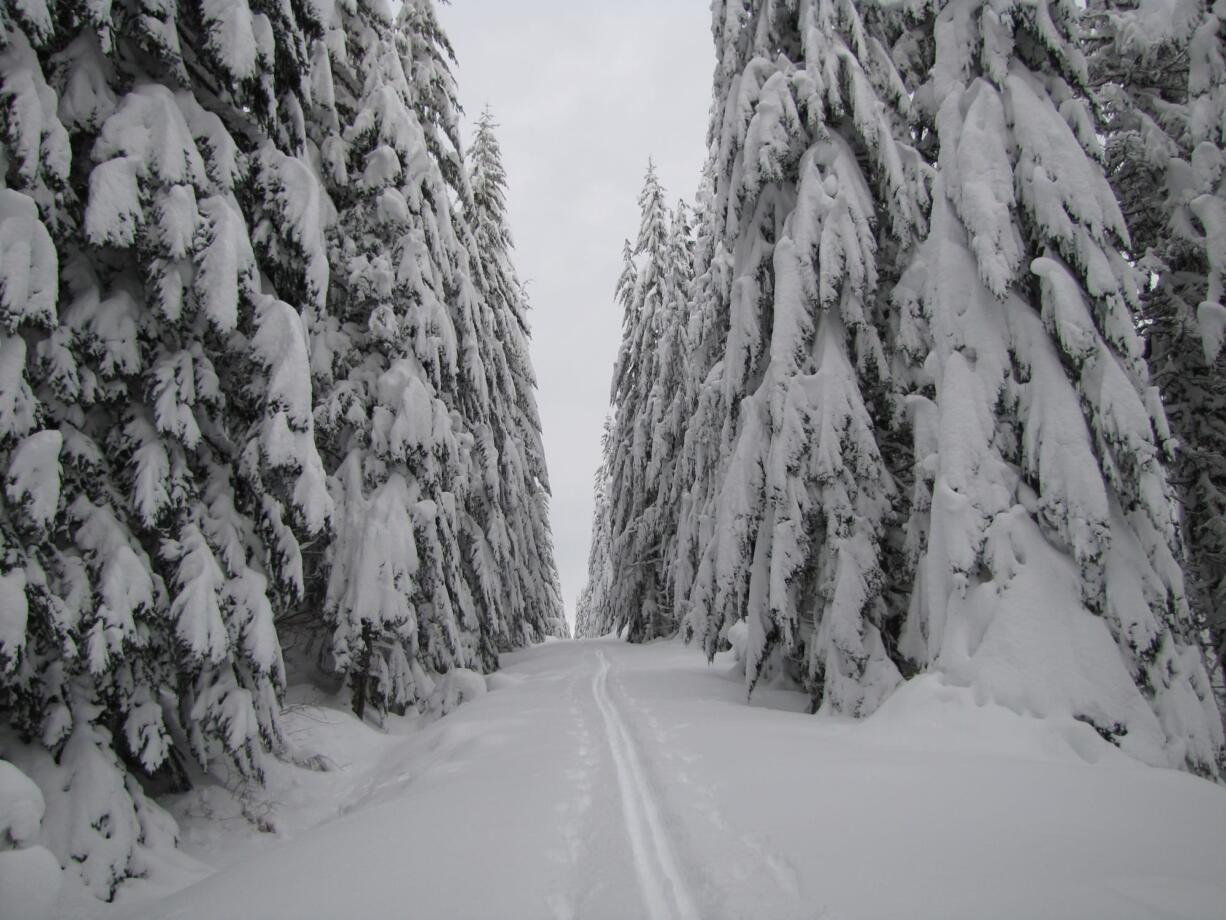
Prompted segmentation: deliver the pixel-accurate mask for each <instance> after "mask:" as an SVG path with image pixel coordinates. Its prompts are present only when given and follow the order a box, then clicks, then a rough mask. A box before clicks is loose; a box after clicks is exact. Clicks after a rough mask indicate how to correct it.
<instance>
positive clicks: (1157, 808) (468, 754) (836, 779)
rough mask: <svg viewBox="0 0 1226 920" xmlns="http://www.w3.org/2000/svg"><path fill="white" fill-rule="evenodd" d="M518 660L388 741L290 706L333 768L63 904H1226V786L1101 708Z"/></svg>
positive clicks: (153, 911)
mask: <svg viewBox="0 0 1226 920" xmlns="http://www.w3.org/2000/svg"><path fill="white" fill-rule="evenodd" d="M504 665H505V667H504V670H503V671H502V672H501V673H500V674H497V675H495V676H493V677H491V678H489V684H490V689H491V692H489V693H488V694H486V695H484V696H481V697H479V698H477V699H475V700H473V701H471V702H468V703H466V704H465V705H463V706H462V707H461V708H460V709H458V710H457V711H455V712H454V713H452V714H451V715H449V716H447V717H446V718H444V719H442V720H439V721H436V722H432V723H428V724H425V723H418V722H416V721H403V722H396V723H394V724H390V725H389V731H388V732H387V733H386V734H383V733H379V732H376V731H375V730H373V729H371V728H369V727H367V726H364V725H362V724H360V723H358V722H357V721H356V720H354V719H352V718H351V717H350V716H348V715H346V714H344V713H342V712H339V711H336V710H334V709H328V708H325V707H320V706H312V705H305V704H300V705H296V706H294V707H292V709H291V712H290V714H289V724H290V726H291V730H292V732H293V733H294V735H295V737H296V741H297V743H298V744H299V745H300V747H302V748H303V749H314V750H316V751H318V752H319V753H320V754H322V755H323V756H324V757H325V758H327V760H328V761H330V762H331V764H332V765H333V767H334V769H332V770H331V771H328V772H310V771H307V770H303V769H300V768H295V767H289V766H278V767H277V768H276V769H275V770H274V771H273V772H272V774H271V776H270V782H269V786H268V788H267V790H265V791H264V792H261V793H258V794H255V795H254V796H253V797H250V798H249V800H248V806H247V807H248V812H249V816H248V818H243V817H242V816H241V815H238V806H237V804H236V802H237V800H236V799H235V798H234V797H233V796H232V795H230V794H229V793H227V792H226V791H224V790H222V789H220V788H215V789H212V790H207V789H206V790H196V791H193V792H192V793H190V794H189V795H186V796H183V797H180V798H179V799H176V800H174V801H172V802H171V808H172V811H173V812H174V813H175V816H176V817H177V818H178V820H179V822H180V827H181V830H182V835H183V850H184V851H185V855H184V856H183V857H182V858H180V859H177V860H173V861H169V862H168V863H167V864H166V865H164V866H162V867H160V868H159V869H158V870H157V871H155V872H154V873H153V874H152V876H151V879H150V881H147V882H138V883H135V884H130V885H129V886H128V887H127V888H126V889H125V890H124V892H123V894H122V896H121V898H120V900H119V903H117V904H116V905H113V906H107V905H98V904H97V903H96V902H94V903H93V904H90V903H89V902H87V901H85V900H77V899H74V898H72V897H66V898H65V902H64V908H63V911H62V913H63V914H65V915H67V916H71V917H90V916H96V917H101V918H107V920H115V918H133V920H135V918H175V920H195V918H200V920H205V918H216V917H259V918H269V920H271V918H282V917H283V918H295V920H303V918H314V917H319V918H331V917H338V918H339V917H402V916H412V917H414V918H478V917H481V918H485V917H498V918H504V920H511V918H534V920H535V918H576V920H579V918H582V920H602V918H610V920H612V918H633V917H650V918H666V917H667V918H673V917H675V918H704V920H706V918H755V920H771V918H781V920H789V918H795V920H818V918H822V920H834V918H842V920H871V918H901V917H906V918H908V920H919V918H934V920H936V918H940V920H955V918H968V920H969V918H975V920H982V918H994V920H1007V918H1018V920H1023V918H1025V920H1033V918H1037V917H1043V918H1049V920H1054V918H1078V920H1089V918H1111V920H1127V918H1181V920H1182V918H1196V920H1208V918H1217V917H1226V790H1223V789H1221V788H1218V787H1216V786H1214V785H1212V784H1210V783H1208V782H1205V781H1203V780H1199V779H1196V778H1195V777H1192V776H1189V775H1186V774H1182V773H1177V772H1173V771H1165V770H1156V769H1152V768H1149V767H1144V766H1140V765H1138V764H1137V763H1135V762H1134V761H1131V760H1129V759H1128V758H1126V757H1125V756H1123V755H1122V754H1120V753H1119V752H1117V751H1115V750H1114V749H1113V748H1111V747H1110V746H1108V745H1107V744H1106V743H1105V742H1102V741H1100V740H1099V739H1098V736H1097V735H1096V734H1095V733H1094V732H1093V731H1092V730H1091V729H1090V728H1088V727H1086V726H1083V725H1080V724H1078V723H1070V724H1068V725H1060V724H1057V723H1053V722H1050V721H1047V722H1040V721H1039V720H1035V719H1030V718H1027V717H1024V716H1020V715H1017V714H1015V713H1013V712H1010V711H1007V710H1004V709H1000V708H997V707H994V706H979V705H976V703H975V702H974V700H972V699H971V698H970V697H969V695H968V692H967V691H964V690H960V689H957V688H953V687H947V686H942V685H941V684H940V683H939V682H938V681H937V680H936V679H935V678H932V677H924V678H920V679H918V680H915V681H912V682H911V683H910V684H909V685H908V686H907V687H906V688H904V689H903V690H902V691H900V692H899V693H897V694H896V695H895V696H894V697H893V698H892V699H891V700H890V701H889V702H888V703H887V704H886V705H885V706H884V707H883V708H882V709H881V710H880V711H879V712H878V713H877V714H876V715H874V716H873V717H872V718H871V719H869V720H868V721H866V722H863V723H849V722H842V721H834V720H829V719H825V718H817V717H813V716H810V715H806V714H804V713H803V712H801V710H802V709H803V707H804V704H805V700H804V699H803V698H802V697H801V696H799V695H797V694H794V693H790V692H786V691H781V690H769V689H768V690H763V691H760V692H759V693H758V694H756V695H755V697H754V701H753V704H752V705H746V704H745V700H744V691H743V684H742V682H741V679H740V678H739V677H736V676H733V675H731V674H730V673H729V672H730V671H731V670H732V667H733V666H732V662H731V659H730V656H721V657H720V658H718V659H717V660H716V663H715V664H714V665H713V666H707V664H706V663H705V661H704V660H703V658H702V656H701V655H700V654H698V653H697V652H696V651H695V650H694V649H693V648H686V647H685V646H682V645H680V644H677V643H655V644H652V645H647V646H628V645H625V644H623V643H619V642H616V641H612V640H599V641H584V642H552V643H549V644H546V645H543V646H539V647H537V648H534V649H531V650H529V651H526V652H521V653H518V654H515V655H508V656H505V658H504ZM260 820H263V821H266V822H267V823H268V825H269V826H270V827H273V828H275V833H260V832H258V831H257V830H256V829H255V826H254V825H255V823H257V822H258V821H260ZM210 872H211V874H206V873H210ZM182 885H186V887H182V888H180V889H179V890H177V891H172V892H170V893H168V889H169V888H172V887H173V886H182Z"/></svg>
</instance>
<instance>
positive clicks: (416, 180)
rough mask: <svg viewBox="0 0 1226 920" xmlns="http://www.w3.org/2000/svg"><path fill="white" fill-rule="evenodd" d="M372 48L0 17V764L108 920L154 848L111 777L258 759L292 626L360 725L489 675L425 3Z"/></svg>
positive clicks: (114, 7) (262, 21)
mask: <svg viewBox="0 0 1226 920" xmlns="http://www.w3.org/2000/svg"><path fill="white" fill-rule="evenodd" d="M395 21H396V22H398V23H399V25H398V26H393V18H392V16H391V14H390V12H389V11H387V10H386V9H384V8H383V7H382V6H381V4H378V3H374V4H367V3H361V2H359V3H352V4H340V5H335V6H333V5H328V4H305V5H303V4H290V5H282V6H268V5H266V4H249V3H248V2H247V0H222V2H219V3H210V4H205V5H204V6H203V7H202V8H197V7H195V6H190V7H183V8H180V7H178V6H175V5H173V4H171V5H169V6H166V5H160V6H159V5H156V4H154V5H150V4H141V3H137V2H135V0H121V2H116V3H113V4H104V5H101V6H90V7H88V8H87V7H86V6H80V5H77V6H72V5H68V6H64V5H62V4H60V5H56V6H54V7H52V6H49V5H44V4H42V3H40V2H31V3H22V4H17V5H13V4H5V5H4V6H3V9H2V10H0V253H2V258H0V463H2V464H3V467H4V471H5V476H4V489H3V495H0V709H2V710H3V713H4V716H5V719H6V721H7V723H8V724H9V725H10V726H11V728H12V731H8V730H5V731H4V732H3V735H2V739H0V745H2V746H3V750H0V754H3V756H4V757H5V758H6V759H9V760H11V761H12V762H14V763H18V764H19V765H20V764H23V763H24V764H26V765H27V766H31V765H32V767H31V768H32V769H33V768H37V769H36V772H37V773H38V775H39V776H40V777H53V780H51V782H52V783H53V786H49V787H47V788H44V790H43V791H44V796H45V798H46V800H47V801H46V815H45V819H44V821H43V832H42V833H43V836H44V843H45V844H46V845H47V846H48V847H49V848H50V849H51V850H52V851H53V852H54V853H55V854H56V856H57V857H58V858H59V859H60V861H61V863H62V864H63V865H65V866H69V865H74V864H75V865H76V866H77V871H79V872H80V874H81V875H82V877H83V878H84V879H85V881H86V883H87V884H88V886H89V887H90V888H91V889H92V890H93V891H94V892H95V893H96V894H98V895H99V896H100V897H104V898H109V897H111V896H112V895H113V893H114V890H115V887H116V886H117V885H118V884H119V883H120V882H121V881H122V880H123V879H124V878H125V877H127V876H129V875H132V874H134V873H138V872H140V871H141V870H142V862H141V856H140V849H141V846H142V845H144V846H153V845H155V844H158V845H160V844H161V843H164V842H165V841H167V840H169V839H173V837H174V834H175V830H174V828H173V822H170V821H169V819H167V818H166V817H165V815H164V814H162V813H161V812H160V811H159V810H158V809H157V808H156V806H155V805H153V804H152V803H150V802H149V800H148V799H146V797H145V795H144V793H143V792H142V791H141V785H140V783H138V782H137V780H136V779H135V777H134V775H132V774H134V773H140V774H143V775H144V776H146V777H154V778H156V779H157V781H158V782H159V783H161V784H163V785H165V784H170V785H173V786H181V785H182V784H184V783H185V782H188V781H190V780H191V778H192V777H193V776H198V775H199V771H201V770H208V771H214V772H219V773H225V774H227V775H228V776H230V778H234V777H237V778H238V779H240V780H242V781H247V780H256V781H258V780H259V778H260V776H261V763H262V760H263V757H264V755H265V753H266V752H267V751H269V750H272V751H274V752H275V751H279V750H280V748H281V745H282V741H281V738H280V733H279V729H278V725H277V713H278V711H279V701H278V694H279V691H280V689H281V687H282V685H283V682H284V680H285V670H284V665H283V663H282V647H281V642H280V638H279V636H278V627H279V624H280V623H283V622H285V621H286V620H287V619H288V618H292V619H294V620H295V621H296V622H302V621H304V620H305V621H307V622H310V621H312V620H319V618H320V617H321V616H327V617H330V618H331V621H332V626H333V630H334V632H335V634H336V637H337V642H336V649H337V659H338V661H340V662H342V663H343V664H347V663H348V662H352V661H354V660H359V659H362V656H364V655H365V656H366V658H365V660H364V667H365V670H362V672H361V673H362V676H363V679H362V680H360V681H355V689H356V688H357V685H358V684H360V685H361V688H362V690H361V692H362V693H366V694H368V695H369V696H372V697H376V698H377V699H378V700H379V703H380V705H381V706H393V705H404V704H405V703H407V702H411V701H413V700H414V699H420V698H422V697H423V695H424V694H428V692H429V686H428V685H429V683H430V676H429V672H441V671H444V670H447V669H449V668H453V667H456V666H466V665H469V664H479V666H481V667H493V666H496V642H497V635H498V634H499V633H498V629H500V628H501V627H498V626H497V625H496V623H495V616H496V614H498V613H499V611H498V608H496V607H495V606H494V605H493V604H486V605H485V606H482V602H481V600H480V599H479V598H477V597H476V593H477V586H476V579H475V578H474V577H473V576H472V573H471V572H470V571H469V569H468V565H469V562H468V560H467V559H466V557H465V555H464V544H463V540H462V537H461V536H460V534H461V533H462V531H463V528H464V527H465V526H466V525H465V521H466V520H468V519H469V518H471V517H472V514H471V512H470V510H468V509H467V508H466V506H465V504H464V501H465V496H466V494H467V491H466V490H467V484H468V483H469V482H470V481H471V480H472V479H473V472H472V470H473V469H474V468H475V466H476V460H474V459H473V456H474V454H475V452H474V451H472V450H471V449H470V448H471V445H472V443H473V438H474V435H473V432H474V431H476V430H479V429H480V426H481V425H488V420H489V418H490V417H491V415H492V412H493V409H492V408H491V403H490V398H489V396H488V391H489V383H488V381H487V379H486V371H485V368H486V366H487V365H488V362H489V360H490V357H489V355H490V354H494V355H497V354H498V353H499V351H500V349H501V346H500V345H499V344H498V342H497V341H494V340H493V339H489V338H488V337H487V341H485V342H484V343H482V342H481V341H479V339H478V329H479V322H478V320H479V317H480V315H481V311H482V309H483V306H482V301H481V298H480V296H479V294H478V291H477V288H476V286H475V284H474V283H473V281H472V280H470V279H471V278H472V277H473V276H474V275H475V268H474V266H473V265H472V264H470V260H471V259H472V258H474V255H473V253H472V252H471V251H470V249H469V247H468V245H467V240H468V239H470V238H471V234H470V233H469V232H468V231H467V230H465V229H464V228H463V227H461V228H460V229H459V230H457V229H456V228H455V227H454V226H453V223H454V221H455V217H454V214H453V211H454V205H453V196H454V197H456V198H461V199H462V198H464V197H465V196H466V195H467V186H466V180H465V177H464V174H463V170H462V168H461V164H462V157H461V155H460V151H459V149H458V144H457V142H456V137H457V131H458V128H457V125H458V109H457V108H456V106H455V105H454V84H453V82H452V81H451V79H450V74H449V72H448V71H447V69H446V66H445V61H446V56H447V54H449V51H448V50H447V49H446V40H445V38H444V37H443V36H442V34H441V32H440V31H439V29H438V26H437V23H436V22H435V20H434V13H433V7H432V5H431V4H430V3H429V2H428V0H416V2H414V3H411V4H407V5H406V6H405V8H404V9H403V10H402V12H401V14H400V17H399V19H398V20H395ZM439 49H443V51H442V52H440V50H439ZM448 145H450V146H448ZM443 161H445V162H443ZM329 228H333V230H332V231H330V230H329ZM336 228H339V229H336ZM330 232H331V233H332V237H331V238H332V239H334V240H335V245H334V246H332V247H331V248H330V246H329V239H330V237H329V233H330ZM330 257H332V258H331V259H330ZM516 347H519V346H518V343H517V344H516ZM483 348H484V349H485V352H483ZM507 360H510V361H513V363H514V362H518V364H516V367H518V369H519V373H521V374H522V375H524V376H525V377H526V378H528V379H530V377H531V369H530V367H529V366H528V364H527V355H526V351H523V353H522V354H519V355H517V356H516V357H515V358H514V359H507ZM346 388H348V389H347V390H346ZM338 407H339V408H338ZM524 411H525V412H527V411H528V410H527V409H525V410H524ZM317 420H319V421H321V422H322V423H323V424H324V425H325V426H326V430H320V429H317V427H316V425H317ZM321 447H322V448H323V450H321V449H320V448H321ZM526 451H527V449H526ZM527 452H530V451H527ZM532 462H535V463H540V467H541V469H540V473H541V475H540V478H539V481H540V482H543V460H541V459H540V455H539V436H538V441H537V447H536V454H535V455H534V459H533V461H532ZM508 513H511V514H513V515H514V519H513V520H509V521H508V522H507V524H506V529H507V530H509V531H512V532H515V531H516V529H517V528H526V529H527V530H529V531H532V532H533V533H534V534H535V535H536V540H535V543H534V544H533V545H534V546H536V547H547V545H548V533H547V530H544V531H543V533H542V532H541V531H542V528H546V527H547V523H546V519H545V517H544V514H543V512H539V511H537V509H535V508H534V509H533V513H532V514H531V515H527V514H526V512H523V511H522V510H521V509H519V508H518V507H515V508H513V509H512V510H511V511H509V512H508ZM521 518H526V520H521ZM367 550H368V552H366V551H367ZM541 552H542V553H544V552H545V551H544V550H541ZM507 577H510V576H507ZM325 607H326V609H325ZM515 616H518V614H515ZM539 622H541V621H540V620H539V619H538V620H533V621H532V623H531V624H530V628H527V629H521V628H520V623H519V621H517V620H515V619H514V618H512V619H511V621H510V622H509V624H507V626H506V629H505V631H506V632H507V633H508V634H510V635H512V636H514V637H516V639H515V641H516V642H523V641H525V640H526V638H535V637H537V636H539V635H540V634H541V632H542V630H541V629H540V628H539V625H538V624H539ZM367 632H369V633H370V635H367V634H366V633H367ZM355 637H360V638H355ZM346 656H347V657H346ZM351 670H356V669H351ZM422 685H425V686H424V693H423V686H422ZM46 760H50V761H52V763H51V764H50V765H48V764H46V763H44V761H46ZM193 762H194V763H193Z"/></svg>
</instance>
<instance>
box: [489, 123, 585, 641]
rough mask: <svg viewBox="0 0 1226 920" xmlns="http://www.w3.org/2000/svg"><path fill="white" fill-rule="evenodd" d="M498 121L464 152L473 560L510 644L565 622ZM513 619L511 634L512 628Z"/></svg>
mask: <svg viewBox="0 0 1226 920" xmlns="http://www.w3.org/2000/svg"><path fill="white" fill-rule="evenodd" d="M495 127H496V126H495V124H494V121H493V117H492V116H491V114H490V113H489V111H488V110H486V111H485V112H484V113H482V115H481V117H480V118H479V119H478V121H477V130H476V133H475V135H474V137H473V143H472V146H471V148H470V149H469V151H468V180H469V188H470V190H471V193H472V203H471V207H470V209H469V213H468V215H467V216H468V223H469V225H470V227H471V229H472V243H473V249H472V261H473V265H474V268H475V272H476V281H477V289H478V292H479V293H480V295H481V300H482V310H481V313H480V324H481V325H480V333H481V342H482V344H483V351H484V355H485V357H484V362H485V366H486V369H487V374H488V378H489V383H490V417H489V423H488V426H486V428H485V429H483V430H481V431H480V432H479V433H478V453H479V455H480V460H481V473H482V475H481V476H479V481H480V482H481V483H482V485H481V488H482V489H483V490H484V491H485V498H486V502H487V508H486V514H485V515H484V525H483V529H484V540H483V543H484V545H486V546H488V548H489V553H488V555H487V556H486V557H485V558H474V559H472V564H473V570H474V573H475V574H479V575H480V576H481V577H482V578H483V580H486V579H488V580H489V581H491V582H495V583H497V582H499V581H501V585H500V586H499V587H498V588H497V590H496V592H494V593H492V594H490V596H488V597H487V602H486V603H487V606H488V607H490V608H491V609H494V610H499V611H501V612H500V614H499V620H500V635H499V638H500V641H501V642H503V643H505V644H506V645H508V646H517V645H520V644H522V643H523V642H525V641H540V640H541V639H543V638H544V637H545V636H559V637H564V636H566V635H567V626H566V618H565V612H564V611H563V609H562V596H561V585H560V582H559V580H558V572H557V566H556V564H555V562H554V558H553V540H552V536H551V534H550V531H549V520H548V517H549V474H548V471H547V470H546V466H545V451H544V444H543V442H542V440H541V421H540V414H539V412H538V411H537V405H536V378H535V375H534V374H533V372H532V363H531V358H530V356H529V353H528V335H529V331H528V321H527V312H528V301H527V295H526V294H525V292H524V289H523V286H522V285H521V284H520V282H519V278H518V277H517V276H516V273H515V267H514V265H513V264H512V262H511V254H512V249H513V242H512V239H511V232H510V228H509V227H508V225H507V213H506V184H507V177H506V171H505V169H504V167H503V165H502V153H501V150H500V148H499V145H498V139H497V137H496V135H495V133H494V128H495ZM480 545H481V544H480V543H477V544H476V546H475V548H474V550H473V552H474V553H476V552H477V551H478V548H479V547H480ZM514 624H518V628H517V630H516V632H517V633H518V634H512V633H511V632H510V629H511V628H512V626H513V625H514Z"/></svg>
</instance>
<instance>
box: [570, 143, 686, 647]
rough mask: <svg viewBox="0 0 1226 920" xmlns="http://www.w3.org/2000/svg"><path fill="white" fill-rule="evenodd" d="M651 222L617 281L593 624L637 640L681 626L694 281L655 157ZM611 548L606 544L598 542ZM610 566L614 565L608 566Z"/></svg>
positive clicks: (648, 202) (646, 192) (646, 207)
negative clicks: (616, 335)
mask: <svg viewBox="0 0 1226 920" xmlns="http://www.w3.org/2000/svg"><path fill="white" fill-rule="evenodd" d="M639 207H640V212H641V220H640V225H639V233H638V237H637V240H636V242H635V244H634V246H633V247H631V246H630V245H629V243H627V244H626V250H625V261H624V268H623V271H622V274H621V277H620V279H619V281H618V286H617V297H618V300H620V301H621V304H622V309H623V321H622V344H621V349H620V352H619V354H618V358H617V363H616V365H615V367H614V370H613V385H612V393H611V397H610V400H611V406H612V408H611V413H612V416H611V422H610V427H609V429H608V431H607V433H606V436H605V439H604V443H603V447H604V451H605V459H604V463H603V471H604V472H603V476H604V482H603V483H598V485H597V489H598V490H599V491H600V492H601V497H603V499H604V502H603V504H602V505H600V506H598V508H597V514H596V519H595V520H594V521H593V530H594V532H596V531H598V533H594V536H593V541H594V542H593V557H592V560H591V563H592V568H591V571H589V580H591V581H594V582H601V583H603V584H605V587H604V588H603V589H599V590H597V589H595V588H594V589H593V590H592V591H591V592H588V593H587V595H586V599H585V605H586V606H588V607H589V609H588V610H587V611H586V613H585V623H586V624H587V628H588V629H591V630H593V631H594V633H593V634H596V635H602V634H604V633H607V632H611V631H617V632H621V631H622V630H625V631H626V634H627V636H628V638H629V639H631V641H639V640H642V639H651V638H657V637H660V636H667V635H671V634H672V633H674V632H676V629H677V622H676V617H675V616H674V612H673V606H672V592H671V591H670V583H671V582H670V577H669V565H668V557H669V551H670V549H671V547H672V545H673V543H674V541H675V535H676V522H677V515H676V509H675V492H674V489H673V484H674V483H673V471H674V469H675V466H676V454H677V450H678V448H679V446H680V443H681V438H682V434H683V431H684V422H685V419H684V418H683V416H682V411H681V409H682V405H683V396H684V384H683V381H684V379H685V374H686V367H687V363H686V355H685V343H684V332H685V316H686V296H687V289H688V285H689V282H690V278H691V274H692V269H691V264H692V262H691V244H690V228H689V222H688V213H687V211H686V209H685V206H684V205H678V207H677V209H676V210H675V211H674V212H673V213H672V214H671V215H670V213H669V210H668V208H667V206H666V203H665V200H664V190H663V188H662V187H661V186H660V183H659V180H658V178H657V176H656V173H655V167H654V166H652V165H651V164H649V165H648V168H647V176H646V179H645V180H644V184H643V191H642V193H641V194H640V196H639ZM597 546H600V547H605V546H607V557H606V556H604V555H603V553H604V552H605V551H604V550H601V551H599V552H598V551H597V550H596V547H597ZM606 565H607V570H606Z"/></svg>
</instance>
